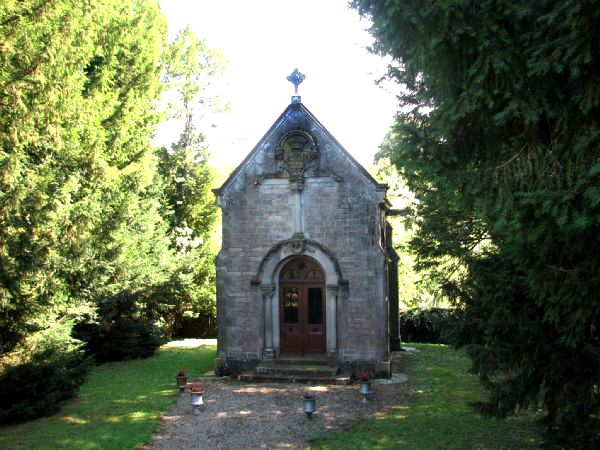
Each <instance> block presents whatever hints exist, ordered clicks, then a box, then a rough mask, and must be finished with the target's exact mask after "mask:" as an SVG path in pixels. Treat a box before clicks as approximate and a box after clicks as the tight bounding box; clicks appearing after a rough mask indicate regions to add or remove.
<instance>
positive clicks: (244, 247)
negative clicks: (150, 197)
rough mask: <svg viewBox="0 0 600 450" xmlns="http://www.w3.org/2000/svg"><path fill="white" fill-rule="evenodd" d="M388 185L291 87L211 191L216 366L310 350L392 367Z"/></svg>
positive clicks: (240, 365)
mask: <svg viewBox="0 0 600 450" xmlns="http://www.w3.org/2000/svg"><path fill="white" fill-rule="evenodd" d="M294 73H295V74H296V76H298V75H300V76H302V75H301V74H298V72H297V70H296V71H295V72H294ZM292 75H294V74H292ZM290 77H292V76H290ZM290 77H288V79H290ZM302 77H303V76H302ZM302 79H303V78H302ZM302 79H300V82H301V81H302ZM293 82H294V81H293ZM294 84H295V85H296V94H297V85H298V84H299V82H297V83H294ZM387 188H388V187H387V185H385V184H380V183H378V182H377V181H376V180H375V179H374V178H373V177H372V176H371V175H370V174H369V173H368V172H367V171H366V170H365V169H364V168H363V167H362V166H361V165H360V164H359V163H358V162H357V161H356V160H355V159H354V158H353V157H352V156H351V155H350V154H349V153H348V152H347V151H346V150H345V149H344V148H343V147H342V145H341V144H340V143H339V142H338V141H337V140H336V139H335V138H334V137H333V136H332V135H331V134H330V133H329V132H328V131H327V129H326V128H325V127H324V126H323V125H322V124H321V123H320V122H319V121H318V120H317V119H316V117H315V116H314V115H313V114H312V113H311V112H310V111H309V110H308V109H307V108H306V106H304V104H302V102H301V99H300V97H299V96H298V95H295V96H293V97H292V100H291V103H290V105H289V106H288V107H287V108H286V109H285V110H284V111H283V113H282V114H281V116H279V118H278V119H277V120H276V121H275V123H274V124H273V125H272V126H271V128H270V129H269V130H268V131H267V132H266V134H265V135H264V136H263V137H262V139H261V140H260V141H259V142H258V144H257V145H256V146H255V147H254V149H252V151H251V152H250V153H249V154H248V155H247V156H246V158H245V159H244V160H243V162H242V163H241V164H240V165H239V166H238V167H237V168H236V169H235V170H234V172H233V173H232V174H231V175H230V176H229V178H228V179H227V180H226V181H225V183H224V184H223V185H222V186H221V187H220V188H219V189H215V190H214V191H213V192H214V193H215V195H216V197H217V202H218V205H219V207H220V208H221V210H222V217H223V230H222V236H223V241H222V248H221V251H220V253H219V255H218V256H217V259H216V271H217V327H218V358H217V361H218V364H220V365H221V366H224V367H225V368H226V370H227V372H228V373H232V374H236V373H240V372H242V371H247V370H254V369H255V367H256V366H257V365H259V364H260V363H261V362H264V361H267V360H273V359H275V360H277V359H278V358H285V357H292V356H293V357H296V358H315V357H317V358H324V359H326V360H327V361H329V362H330V363H331V364H334V365H335V366H336V367H337V368H338V370H345V371H354V372H357V371H359V370H360V371H364V370H366V371H369V372H370V373H371V375H377V376H389V372H390V370H389V357H390V351H391V350H396V349H398V347H399V339H398V284H397V278H398V272H397V261H398V256H397V255H396V253H395V252H394V250H393V247H392V242H391V235H392V233H391V226H390V225H389V224H388V223H387V217H388V216H389V215H390V214H393V213H394V211H393V210H391V209H390V203H389V202H388V201H387V199H386V190H387ZM221 368H223V367H221Z"/></svg>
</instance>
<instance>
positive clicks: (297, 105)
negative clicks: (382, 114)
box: [212, 97, 389, 195]
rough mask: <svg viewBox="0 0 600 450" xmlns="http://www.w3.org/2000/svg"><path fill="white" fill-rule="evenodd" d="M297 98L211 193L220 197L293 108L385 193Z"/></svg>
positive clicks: (386, 186)
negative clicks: (299, 111)
mask: <svg viewBox="0 0 600 450" xmlns="http://www.w3.org/2000/svg"><path fill="white" fill-rule="evenodd" d="M297 98H298V102H294V101H293V100H294V99H295V98H292V103H290V104H289V105H288V106H287V108H285V110H284V111H283V112H282V113H281V115H280V116H279V117H278V118H277V120H276V121H275V122H274V123H273V125H271V127H270V128H269V130H268V131H267V132H266V133H265V134H264V135H263V137H262V138H261V139H260V140H259V141H258V143H257V144H256V145H255V146H254V148H253V149H252V151H250V153H248V155H246V157H245V158H244V160H243V161H242V162H241V163H240V164H239V165H238V166H237V167H236V168H235V170H234V171H233V172H232V173H231V175H229V177H228V178H227V180H225V182H224V183H223V184H222V185H221V187H220V188H216V189H213V190H212V192H214V193H215V194H216V195H221V193H222V192H223V191H224V190H225V189H226V188H227V187H228V186H229V185H230V184H231V183H232V182H233V180H235V179H236V178H237V176H238V175H239V174H240V173H241V172H242V170H243V169H244V167H246V165H247V164H248V163H249V162H250V161H251V160H252V159H253V158H254V156H255V155H256V154H257V153H258V152H259V151H260V149H261V147H262V145H263V143H264V142H265V141H267V140H268V139H269V138H270V137H271V135H272V134H273V133H274V132H275V131H276V130H277V129H278V128H279V126H280V125H281V123H282V121H283V119H284V118H285V116H286V115H287V113H288V111H290V110H291V109H294V108H299V109H300V110H301V111H302V112H304V113H305V114H306V115H307V116H308V117H309V119H310V120H312V121H313V122H314V123H315V124H316V125H318V126H319V128H321V130H323V132H324V133H325V134H326V135H327V137H329V138H330V139H331V140H332V141H333V142H334V143H335V144H336V145H337V146H338V148H339V149H340V150H341V151H342V153H343V154H344V155H345V156H346V157H347V158H348V159H349V160H350V161H351V162H352V164H354V165H355V166H356V167H357V168H358V169H359V170H360V172H361V173H362V174H363V175H364V176H365V178H367V180H369V181H370V182H371V183H372V184H373V186H374V187H375V189H376V190H378V191H382V190H383V191H386V190H387V189H388V187H389V186H388V185H387V184H384V183H379V182H378V181H377V180H376V179H375V178H373V176H372V175H371V174H370V173H369V172H368V171H367V169H365V168H364V167H363V166H362V164H360V163H359V162H358V161H357V160H356V159H355V158H354V157H353V156H352V155H351V154H350V153H349V152H348V150H346V149H345V148H344V146H343V145H342V144H340V143H339V142H338V140H337V139H336V138H335V137H334V136H333V135H332V134H331V133H330V132H329V131H328V130H327V128H325V127H324V126H323V124H322V123H321V122H319V120H318V119H317V118H316V117H315V116H314V115H313V113H311V112H310V111H309V110H308V108H307V107H306V106H304V104H302V103H301V102H300V101H299V99H300V98H299V97H297Z"/></svg>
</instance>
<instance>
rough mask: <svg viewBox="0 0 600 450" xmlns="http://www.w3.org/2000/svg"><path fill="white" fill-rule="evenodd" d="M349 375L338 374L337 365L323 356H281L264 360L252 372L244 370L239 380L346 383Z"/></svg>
mask: <svg viewBox="0 0 600 450" xmlns="http://www.w3.org/2000/svg"><path fill="white" fill-rule="evenodd" d="M349 379H350V378H349V376H345V375H338V366H337V364H335V363H332V362H331V361H330V360H329V359H327V358H325V357H303V358H300V357H282V358H277V359H271V360H264V361H262V362H261V363H260V364H259V365H258V366H256V369H255V371H254V372H244V373H242V374H240V375H239V376H238V380H240V381H262V382H285V383H327V384H346V383H347V382H348V381H349Z"/></svg>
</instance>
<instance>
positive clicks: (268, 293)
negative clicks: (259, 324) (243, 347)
mask: <svg viewBox="0 0 600 450" xmlns="http://www.w3.org/2000/svg"><path fill="white" fill-rule="evenodd" d="M261 291H262V298H263V311H264V327H265V336H264V338H265V345H264V349H263V359H273V355H274V352H273V317H272V316H273V308H272V303H273V294H274V293H275V286H262V287H261Z"/></svg>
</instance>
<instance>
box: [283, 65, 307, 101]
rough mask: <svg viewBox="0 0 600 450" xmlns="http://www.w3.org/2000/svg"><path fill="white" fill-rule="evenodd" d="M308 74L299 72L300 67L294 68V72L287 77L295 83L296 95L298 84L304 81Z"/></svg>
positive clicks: (295, 93)
mask: <svg viewBox="0 0 600 450" xmlns="http://www.w3.org/2000/svg"><path fill="white" fill-rule="evenodd" d="M305 78H306V76H305V75H304V74H303V73H300V72H298V68H296V69H294V71H293V72H292V74H291V75H290V76H289V77H287V79H288V81H289V82H291V83H292V84H293V85H294V95H298V86H300V83H302V82H303V81H304V79H305Z"/></svg>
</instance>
